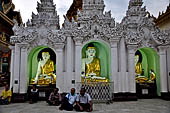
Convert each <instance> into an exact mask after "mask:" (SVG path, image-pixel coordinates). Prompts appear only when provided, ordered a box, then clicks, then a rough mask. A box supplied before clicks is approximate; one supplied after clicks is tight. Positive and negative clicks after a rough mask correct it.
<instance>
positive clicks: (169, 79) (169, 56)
mask: <svg viewBox="0 0 170 113" xmlns="http://www.w3.org/2000/svg"><path fill="white" fill-rule="evenodd" d="M167 65H168V66H167V67H168V69H167V70H168V88H169V92H170V48H168V50H167Z"/></svg>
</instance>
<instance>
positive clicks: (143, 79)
mask: <svg viewBox="0 0 170 113" xmlns="http://www.w3.org/2000/svg"><path fill="white" fill-rule="evenodd" d="M135 74H136V82H137V83H145V82H147V81H148V78H147V77H145V76H144V75H143V74H144V70H143V69H142V64H141V62H139V55H135Z"/></svg>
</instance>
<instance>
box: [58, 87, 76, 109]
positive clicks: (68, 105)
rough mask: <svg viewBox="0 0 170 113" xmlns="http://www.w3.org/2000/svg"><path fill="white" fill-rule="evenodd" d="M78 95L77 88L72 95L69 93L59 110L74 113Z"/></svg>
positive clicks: (73, 89)
mask: <svg viewBox="0 0 170 113" xmlns="http://www.w3.org/2000/svg"><path fill="white" fill-rule="evenodd" d="M76 97H77V95H76V94H75V88H72V89H71V93H68V94H67V95H66V96H65V97H64V99H63V102H62V104H61V107H60V108H59V109H60V110H67V111H72V110H73V105H74V103H75V101H76Z"/></svg>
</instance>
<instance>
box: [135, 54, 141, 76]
mask: <svg viewBox="0 0 170 113" xmlns="http://www.w3.org/2000/svg"><path fill="white" fill-rule="evenodd" d="M135 73H136V75H141V73H142V64H141V63H140V62H139V55H135Z"/></svg>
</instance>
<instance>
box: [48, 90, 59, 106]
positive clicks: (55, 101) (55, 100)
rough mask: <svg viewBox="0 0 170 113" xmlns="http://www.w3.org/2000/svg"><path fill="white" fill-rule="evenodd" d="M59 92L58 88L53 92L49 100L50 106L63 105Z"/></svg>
mask: <svg viewBox="0 0 170 113" xmlns="http://www.w3.org/2000/svg"><path fill="white" fill-rule="evenodd" d="M58 91H59V89H58V88H54V91H53V92H51V94H50V96H49V99H48V100H47V103H48V104H49V105H56V106H59V105H60V104H61V95H60V94H59V93H58Z"/></svg>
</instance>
